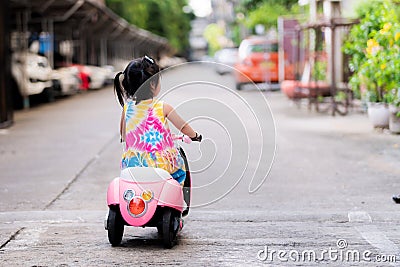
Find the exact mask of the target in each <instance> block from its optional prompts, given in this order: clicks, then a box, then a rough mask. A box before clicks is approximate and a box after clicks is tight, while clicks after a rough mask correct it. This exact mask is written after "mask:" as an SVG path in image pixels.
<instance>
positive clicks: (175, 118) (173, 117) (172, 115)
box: [163, 103, 197, 138]
mask: <svg viewBox="0 0 400 267" xmlns="http://www.w3.org/2000/svg"><path fill="white" fill-rule="evenodd" d="M163 111H164V116H165V117H166V118H167V119H168V120H169V121H170V122H171V123H172V124H173V125H174V126H175V127H176V128H177V129H178V130H179V131H181V132H182V133H183V134H185V135H187V136H189V137H190V138H195V137H196V136H197V134H196V132H195V131H194V130H193V129H192V127H190V125H189V124H188V123H187V122H186V121H184V120H183V119H182V118H181V116H179V114H178V113H177V112H176V111H175V109H174V108H173V107H172V106H171V105H169V104H167V103H164V107H163Z"/></svg>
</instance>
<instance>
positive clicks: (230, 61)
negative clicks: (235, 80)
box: [214, 48, 238, 75]
mask: <svg viewBox="0 0 400 267" xmlns="http://www.w3.org/2000/svg"><path fill="white" fill-rule="evenodd" d="M214 59H215V62H217V63H221V64H216V65H215V69H216V71H217V72H218V74H221V75H223V74H226V73H229V72H232V70H233V69H232V68H233V66H234V65H235V63H236V62H237V61H238V49H237V48H224V49H221V50H218V51H217V52H215V55H214ZM222 64H223V65H222ZM227 66H229V67H227ZM230 67H232V68H230Z"/></svg>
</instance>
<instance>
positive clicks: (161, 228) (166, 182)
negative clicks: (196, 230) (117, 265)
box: [105, 136, 191, 248]
mask: <svg viewBox="0 0 400 267" xmlns="http://www.w3.org/2000/svg"><path fill="white" fill-rule="evenodd" d="M173 139H174V140H181V141H183V142H185V143H190V142H191V139H190V138H189V137H188V136H173ZM179 152H180V153H181V155H182V157H183V159H184V161H185V166H186V179H185V182H184V186H183V188H182V186H181V185H180V184H179V183H178V182H177V181H176V180H175V179H173V178H172V177H171V175H170V174H169V173H168V172H167V171H165V170H163V169H160V168H150V167H130V168H126V169H124V170H122V171H121V175H120V177H117V178H115V179H114V180H113V181H112V182H111V183H110V185H109V186H108V190H107V205H108V207H109V212H108V218H107V220H106V222H105V228H106V230H107V231H108V240H109V242H110V243H111V245H112V246H117V245H119V244H120V243H121V241H122V236H123V234H124V226H125V225H128V226H136V227H138V226H140V227H157V230H158V232H159V234H161V235H162V239H163V244H164V247H165V248H172V247H173V246H174V244H175V243H176V236H177V233H178V231H180V230H181V229H182V227H183V220H182V217H184V216H186V215H188V213H189V207H190V199H191V178H190V172H189V166H188V163H187V159H186V155H185V153H184V151H183V149H182V148H179Z"/></svg>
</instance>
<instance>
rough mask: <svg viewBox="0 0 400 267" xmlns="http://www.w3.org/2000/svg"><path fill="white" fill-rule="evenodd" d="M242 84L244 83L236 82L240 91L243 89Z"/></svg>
mask: <svg viewBox="0 0 400 267" xmlns="http://www.w3.org/2000/svg"><path fill="white" fill-rule="evenodd" d="M242 86H243V84H242V83H237V84H236V90H238V91H240V90H242Z"/></svg>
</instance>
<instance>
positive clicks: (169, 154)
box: [121, 99, 185, 178]
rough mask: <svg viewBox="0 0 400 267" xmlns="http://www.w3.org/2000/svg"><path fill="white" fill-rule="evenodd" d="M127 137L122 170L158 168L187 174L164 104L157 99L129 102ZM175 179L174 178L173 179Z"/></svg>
mask: <svg viewBox="0 0 400 267" xmlns="http://www.w3.org/2000/svg"><path fill="white" fill-rule="evenodd" d="M124 111H125V122H126V137H125V142H126V143H125V151H124V153H123V155H122V162H121V168H122V169H124V168H127V167H157V168H162V169H164V170H166V171H168V172H169V173H171V174H173V173H176V172H177V171H180V170H183V171H184V170H185V164H184V161H183V159H182V157H181V155H180V154H179V152H178V150H177V148H176V147H175V146H174V142H173V139H172V135H171V131H170V129H169V127H168V121H167V119H166V118H165V117H164V111H163V102H162V101H159V100H157V99H154V100H153V99H148V100H143V101H140V103H138V104H136V103H135V101H132V100H129V101H127V103H126V104H125V105H124ZM174 178H175V177H174Z"/></svg>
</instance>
